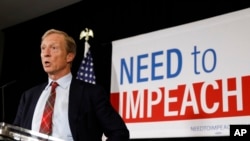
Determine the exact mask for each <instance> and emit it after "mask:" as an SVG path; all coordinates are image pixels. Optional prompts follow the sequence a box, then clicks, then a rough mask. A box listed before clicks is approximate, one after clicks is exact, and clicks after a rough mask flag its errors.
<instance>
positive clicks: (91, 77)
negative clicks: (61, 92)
mask: <svg viewBox="0 0 250 141" xmlns="http://www.w3.org/2000/svg"><path fill="white" fill-rule="evenodd" d="M89 48H90V45H89V43H88V42H87V41H85V50H84V56H83V60H82V62H81V65H80V67H79V69H78V72H77V76H76V79H79V80H82V81H85V82H88V83H92V84H96V81H95V72H94V63H93V58H92V55H91V52H90V49H89Z"/></svg>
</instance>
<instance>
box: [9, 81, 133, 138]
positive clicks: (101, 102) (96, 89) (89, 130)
mask: <svg viewBox="0 0 250 141" xmlns="http://www.w3.org/2000/svg"><path fill="white" fill-rule="evenodd" d="M46 85H47V83H44V84H41V85H38V86H35V87H33V88H31V89H29V90H27V91H26V92H24V94H23V95H22V97H21V100H20V105H19V107H18V111H17V115H16V118H15V120H14V123H13V124H14V125H16V126H19V127H23V128H26V129H31V124H32V117H33V113H34V110H35V107H36V103H37V101H38V99H39V97H40V95H41V93H42V91H43V90H44V88H45V87H46ZM68 113H69V115H68V116H69V117H68V118H69V125H70V130H71V133H72V136H73V138H74V140H75V141H101V138H102V133H103V132H104V134H105V136H106V137H107V138H108V141H128V140H129V131H128V129H127V127H126V125H125V123H124V122H123V120H122V118H121V117H120V115H119V114H118V113H117V112H116V111H115V110H114V108H113V107H112V105H111V103H110V101H109V98H108V95H107V93H105V91H104V89H103V88H102V87H100V86H98V85H92V84H89V83H85V82H83V81H80V80H76V79H73V80H72V82H71V85H70V92H69V111H68Z"/></svg>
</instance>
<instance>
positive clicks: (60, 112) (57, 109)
mask: <svg viewBox="0 0 250 141" xmlns="http://www.w3.org/2000/svg"><path fill="white" fill-rule="evenodd" d="M71 79H72V74H71V73H69V74H67V75H66V76H64V77H62V78H60V79H58V80H57V81H56V82H57V83H58V84H59V86H57V88H56V100H55V105H54V113H53V118H52V135H51V136H53V137H56V138H60V139H63V140H65V141H73V137H72V134H71V131H70V127H69V119H68V103H69V88H70V83H71ZM48 81H49V83H48V85H47V86H46V87H45V89H44V90H43V92H42V94H41V96H40V98H39V100H38V102H37V105H36V108H35V113H34V115H33V120H32V130H33V131H37V132H39V129H40V124H41V119H42V116H43V110H44V107H45V103H46V101H47V99H48V97H49V95H50V89H51V86H50V83H51V82H52V80H51V79H49V80H48Z"/></svg>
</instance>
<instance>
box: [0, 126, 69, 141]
mask: <svg viewBox="0 0 250 141" xmlns="http://www.w3.org/2000/svg"><path fill="white" fill-rule="evenodd" d="M0 137H4V138H9V139H12V140H18V141H19V140H22V141H41V140H42V141H64V140H62V139H59V138H55V137H52V136H49V135H46V134H42V133H39V132H35V131H32V130H28V129H25V128H21V127H18V126H13V125H10V124H7V123H4V122H0Z"/></svg>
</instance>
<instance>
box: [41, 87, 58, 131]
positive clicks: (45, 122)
mask: <svg viewBox="0 0 250 141" xmlns="http://www.w3.org/2000/svg"><path fill="white" fill-rule="evenodd" d="M57 86H58V84H57V83H56V82H52V83H51V93H50V96H49V98H48V100H47V102H46V105H45V108H44V112H43V117H42V122H41V126H40V132H41V133H44V134H47V135H50V134H51V133H52V116H53V109H54V103H55V98H56V91H55V89H56V87H57Z"/></svg>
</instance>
